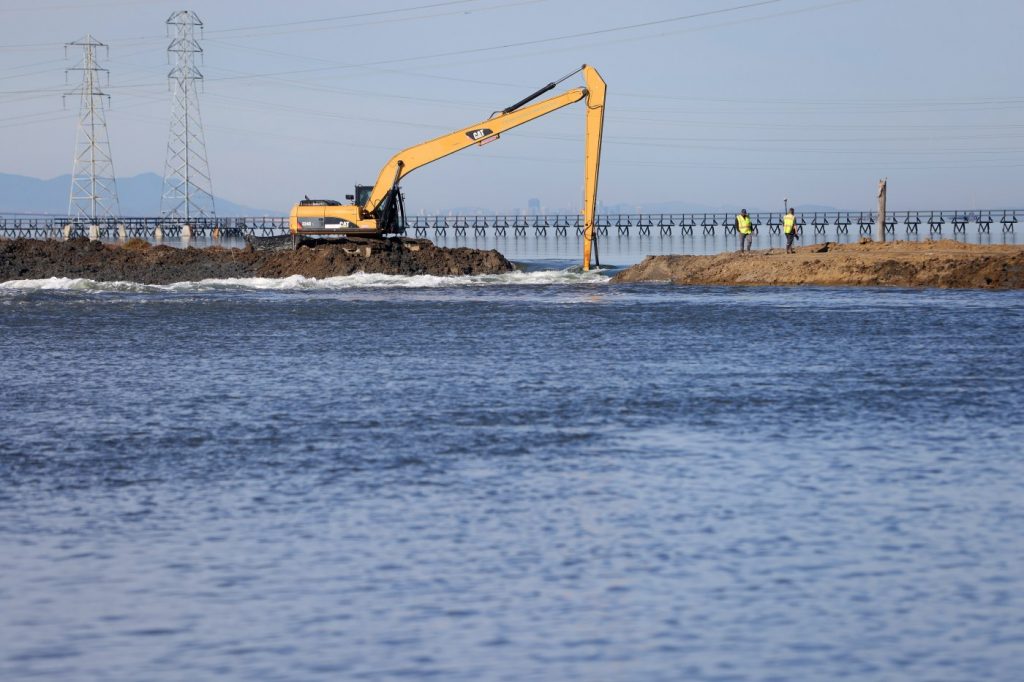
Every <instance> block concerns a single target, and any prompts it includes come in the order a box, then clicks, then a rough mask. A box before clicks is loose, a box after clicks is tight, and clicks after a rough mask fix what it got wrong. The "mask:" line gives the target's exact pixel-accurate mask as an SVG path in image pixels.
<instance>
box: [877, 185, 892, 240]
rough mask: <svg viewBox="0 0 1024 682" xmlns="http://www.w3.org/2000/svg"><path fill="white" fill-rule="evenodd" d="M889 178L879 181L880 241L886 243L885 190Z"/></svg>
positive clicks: (878, 225) (878, 224)
mask: <svg viewBox="0 0 1024 682" xmlns="http://www.w3.org/2000/svg"><path fill="white" fill-rule="evenodd" d="M888 182H889V178H885V179H883V180H879V181H878V223H877V225H876V227H877V228H878V241H880V242H884V241H885V190H886V184H887V183H888Z"/></svg>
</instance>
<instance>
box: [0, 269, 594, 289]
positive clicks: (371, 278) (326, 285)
mask: <svg viewBox="0 0 1024 682" xmlns="http://www.w3.org/2000/svg"><path fill="white" fill-rule="evenodd" d="M608 272H609V271H608V270H607V269H605V270H591V271H590V272H582V271H581V270H580V269H579V268H569V269H565V270H536V271H532V272H522V271H515V272H509V273H504V274H500V275H464V276H457V277H438V276H435V275H411V276H409V275H381V274H370V273H365V272H359V273H356V274H354V275H347V276H344V277H326V278H323V279H318V278H315V277H304V276H302V275H292V276H290V277H282V278H275V277H242V278H231V279H204V280H200V281H197V282H175V283H173V284H141V283H138V282H98V281H96V280H92V279H86V278H69V277H51V278H49V279H20V280H10V281H7V282H0V291H14V292H24V291H88V292H102V291H110V292H135V293H146V292H167V291H172V292H194V291H221V290H237V291H244V290H246V289H252V290H257V291H315V290H327V291H332V290H341V289H425V288H440V287H465V286H502V285H505V286H508V285H549V284H588V283H589V284H605V283H607V282H608V281H609V280H610V277H609V275H608V274H607V273H608Z"/></svg>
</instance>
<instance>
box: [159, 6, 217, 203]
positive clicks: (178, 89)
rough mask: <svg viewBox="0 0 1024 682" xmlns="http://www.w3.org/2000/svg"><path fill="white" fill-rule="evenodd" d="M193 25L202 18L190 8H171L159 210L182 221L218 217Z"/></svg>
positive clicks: (196, 26)
mask: <svg viewBox="0 0 1024 682" xmlns="http://www.w3.org/2000/svg"><path fill="white" fill-rule="evenodd" d="M197 28H198V29H199V30H200V31H201V30H202V28H203V22H202V21H200V19H199V17H197V16H196V15H195V13H194V12H190V11H188V10H182V11H180V12H175V13H174V14H172V15H171V16H170V18H169V19H168V20H167V30H168V34H171V44H170V45H169V46H168V47H167V55H168V59H169V60H170V61H172V63H173V65H174V66H173V68H172V69H171V72H170V73H169V74H168V76H167V78H168V82H169V85H170V90H171V130H170V136H169V137H168V140H167V164H166V166H165V167H164V186H163V196H162V197H161V200H160V214H161V215H162V216H163V217H165V218H175V219H181V220H185V221H188V220H190V219H192V218H213V217H215V216H216V210H215V208H214V203H213V183H212V182H211V181H210V169H209V166H208V165H207V163H206V140H205V138H204V136H203V122H202V119H201V118H200V116H199V96H198V93H197V90H196V84H197V83H198V82H201V81H202V80H203V74H201V73H200V72H199V69H198V68H196V65H195V61H196V57H197V55H198V56H200V57H201V56H202V53H203V48H202V47H201V46H200V45H199V41H198V40H197V39H196V35H195V34H196V29H197Z"/></svg>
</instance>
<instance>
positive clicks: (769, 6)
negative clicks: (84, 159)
mask: <svg viewBox="0 0 1024 682" xmlns="http://www.w3.org/2000/svg"><path fill="white" fill-rule="evenodd" d="M182 9H189V10H191V11H193V12H195V14H196V15H197V16H198V17H199V18H200V19H201V20H202V22H203V24H204V28H203V32H202V34H201V45H202V47H203V51H204V54H203V58H202V62H201V63H200V64H199V68H200V71H201V72H202V74H203V85H202V91H201V95H200V100H199V106H200V111H201V116H202V120H203V129H204V133H205V139H206V150H207V158H208V162H209V168H210V175H211V178H212V184H213V191H214V194H215V195H217V196H222V197H225V198H227V199H230V200H232V201H235V202H238V203H241V204H245V205H248V206H252V207H257V208H259V209H262V210H266V211H273V212H278V213H283V212H286V211H287V210H288V208H289V207H290V206H291V205H292V204H293V203H295V201H296V200H298V199H299V198H301V197H302V196H303V195H309V196H311V197H317V198H334V199H339V200H341V199H343V198H344V195H345V194H349V193H351V192H352V187H353V185H354V184H356V183H372V182H373V181H374V180H375V179H376V176H377V173H378V171H379V170H380V168H381V167H382V166H383V165H384V163H385V162H386V161H387V160H388V158H390V157H391V156H392V155H393V154H394V153H396V152H398V151H399V150H401V149H404V148H406V147H409V146H412V145H414V144H417V143H419V142H422V141H425V140H428V139H431V138H433V137H436V136H438V135H441V134H444V133H446V132H449V131H452V130H457V129H460V128H463V127H466V126H468V125H471V124H473V123H476V122H478V121H482V120H485V119H486V118H488V117H489V116H490V115H491V113H492V112H493V111H495V110H499V109H501V108H504V107H505V106H508V105H509V104H511V103H513V102H516V101H517V100H519V99H521V98H522V97H524V96H525V95H527V94H529V93H531V92H533V91H534V90H536V89H537V88H538V87H540V86H542V85H544V84H546V83H548V82H549V81H552V80H555V79H557V78H560V77H561V76H563V75H565V74H566V73H569V72H571V71H573V70H575V69H577V68H578V67H579V66H580V65H581V64H584V63H587V64H591V65H593V66H594V67H595V68H596V69H597V70H598V71H599V72H600V73H601V75H602V76H603V78H604V80H605V81H606V82H607V84H608V99H607V108H606V117H605V129H604V146H603V153H602V162H601V174H600V187H599V197H600V200H601V202H602V203H603V204H605V205H613V204H617V205H625V206H631V205H636V206H641V205H649V204H656V203H665V202H687V203H691V204H699V205H706V206H715V207H729V208H734V207H739V206H743V207H748V208H751V209H757V210H779V209H781V206H782V204H783V200H784V198H788V200H789V203H790V205H808V204H816V205H827V206H834V207H838V208H842V209H854V210H856V209H865V210H866V209H870V208H872V207H873V206H874V205H875V201H876V199H875V196H876V190H877V185H878V180H879V179H880V178H882V177H887V178H888V187H889V199H888V201H889V207H890V208H891V209H897V210H907V209H915V210H916V209H960V208H965V209H970V208H992V209H995V208H1006V207H1021V206H1024V196H1022V194H1024V192H1022V188H1024V116H1022V114H1024V70H1022V69H1021V64H1022V63H1024V56H1022V49H1024V48H1022V45H1021V42H1020V35H1019V31H1020V27H1021V26H1024V2H1021V0H975V1H974V2H970V3H968V2H964V1H963V0H767V1H760V2H759V1H757V0H676V1H674V2H673V1H668V0H631V1H630V2H594V1H593V0H590V1H587V0H447V1H446V0H377V1H376V2H372V3H367V2H365V1H360V2H348V1H340V2H339V1H338V0H332V1H323V0H290V1H289V2H284V3H250V2H215V1H196V2H192V3H191V4H189V5H187V6H183V5H182V4H180V3H177V2H165V1H163V0H131V1H128V0H97V1H95V2H76V1H75V0H3V3H2V5H0V149H2V150H3V153H2V155H0V172H4V173H15V174H22V175H28V176H32V177H38V178H44V179H47V178H52V177H56V176H59V175H63V174H67V173H70V172H71V170H72V161H73V154H74V149H75V132H76V127H77V124H78V116H79V111H78V101H77V99H76V97H75V96H70V97H67V98H63V97H62V94H63V93H67V92H70V91H72V90H73V89H74V88H75V87H76V86H77V85H78V84H79V82H80V77H81V74H80V72H76V71H71V72H66V71H65V70H66V69H69V68H73V67H75V66H77V65H78V61H79V58H80V56H81V51H80V50H79V51H77V52H76V51H75V50H73V49H72V50H68V55H67V58H65V47H64V44H65V43H68V42H72V41H76V40H79V39H81V38H83V37H84V36H85V35H86V34H91V35H92V36H93V37H94V38H95V39H96V40H98V41H100V42H102V43H105V44H106V45H107V46H108V48H109V53H108V52H107V51H106V50H101V51H100V52H98V54H97V56H98V57H99V65H100V66H102V67H103V68H106V69H108V70H109V83H108V84H106V85H105V86H104V90H105V92H107V93H108V94H109V95H110V103H109V108H108V110H107V112H106V117H107V125H108V134H109V138H110V148H111V154H112V157H113V162H114V168H115V171H116V174H117V176H132V175H136V174H139V173H144V172H155V173H157V174H161V175H162V174H163V172H164V166H165V161H166V159H165V156H166V150H167V140H168V131H169V125H170V124H169V116H170V111H171V97H170V92H169V89H168V83H167V75H168V72H169V71H170V68H171V67H170V66H169V61H168V55H167V46H168V43H169V38H168V33H167V26H166V25H165V22H166V21H167V19H168V18H169V17H170V15H171V14H172V13H174V12H176V11H178V10H182ZM581 84H582V82H581V80H580V77H579V76H575V77H573V78H570V79H569V80H567V81H566V82H564V83H562V84H561V86H559V88H558V90H556V92H560V91H562V90H563V89H570V88H573V87H577V86H579V85H581ZM583 142H584V109H583V107H582V105H581V104H580V105H572V106H568V107H565V108H563V109H561V110H559V111H557V112H555V113H552V114H550V115H548V116H545V117H543V118H540V119H537V120H535V121H532V122H530V123H528V124H526V125H524V126H522V127H520V128H517V129H515V130H513V131H510V132H508V133H506V134H504V135H502V137H501V139H500V140H499V141H497V142H495V143H493V144H488V145H486V146H484V147H479V148H478V147H471V148H469V149H466V150H464V151H461V152H459V153H457V154H455V155H453V156H450V157H447V158H445V159H441V160H439V161H437V162H435V163H433V164H431V165H428V166H426V167H424V168H421V169H419V170H417V171H415V172H414V173H411V174H410V175H409V176H408V177H407V178H406V179H405V180H404V181H403V188H404V190H405V193H406V203H407V209H408V211H409V213H410V214H411V215H418V214H421V213H428V214H429V213H434V212H440V211H448V210H460V209H483V210H488V211H496V212H506V211H516V210H522V209H525V208H526V206H527V202H528V201H529V199H530V198H537V199H539V200H540V203H541V205H542V207H543V208H544V210H546V211H549V212H560V211H578V210H579V208H580V205H581V200H582V186H583ZM2 208H3V207H0V209H2Z"/></svg>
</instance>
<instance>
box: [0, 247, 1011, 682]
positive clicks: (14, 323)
mask: <svg viewBox="0 0 1024 682" xmlns="http://www.w3.org/2000/svg"><path fill="white" fill-rule="evenodd" d="M563 265H564V264H563V263H552V262H550V261H549V262H545V263H539V264H538V263H535V264H534V267H535V270H534V271H533V272H529V273H525V274H523V273H520V274H516V275H507V276H495V277H479V278H469V279H460V280H452V279H444V278H387V277H380V276H359V277H356V278H338V279H334V280H326V281H322V282H317V281H313V280H305V279H302V278H289V280H246V281H233V282H232V281H228V282H206V283H199V284H180V285H173V286H168V287H153V286H141V285H131V284H119V285H118V284H114V285H110V284H104V285H100V284H96V283H92V282H88V281H80V280H79V281H75V280H61V281H47V282H35V283H21V284H11V283H8V284H4V285H0V376H2V377H3V393H4V400H3V403H2V405H3V407H2V413H0V418H2V421H0V424H2V425H0V679H4V680H23V679H44V680H141V679H145V680H183V679H237V680H339V679H351V680H359V679H366V680H393V679H426V678H434V679H443V680H516V681H519V680H570V679H580V680H616V681H617V680H622V681H627V680H629V681H633V680H681V679H687V680H825V679H836V678H848V679H857V680H915V681H916V680H965V681H966V680H971V681H976V680H1017V679H1020V671H1021V670H1022V669H1024V596H1022V595H1024V578H1022V575H1024V571H1022V566H1024V539H1022V536H1021V528H1022V524H1024V496H1022V493H1024V484H1022V481H1024V452H1022V446H1021V443H1022V442H1024V427H1022V425H1021V420H1020V414H1021V409H1022V407H1024V397H1022V392H1021V390H1020V379H1021V377H1022V376H1024V356H1022V354H1021V353H1020V339H1021V336H1022V332H1024V293H1021V292H1009V293H1007V292H1003V293H993V292H966V291H935V290H920V291H915V290H897V289H829V288H817V289H815V288H716V287H710V288H677V287H671V286H668V285H629V286H618V285H610V284H609V283H608V282H607V276H606V275H605V274H601V273H598V274H590V275H580V274H572V273H568V272H561V271H560V269H561V268H562V267H563ZM537 267H541V268H544V267H546V268H554V269H553V270H552V269H548V270H543V269H542V270H539V271H538V270H536V268H537Z"/></svg>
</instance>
